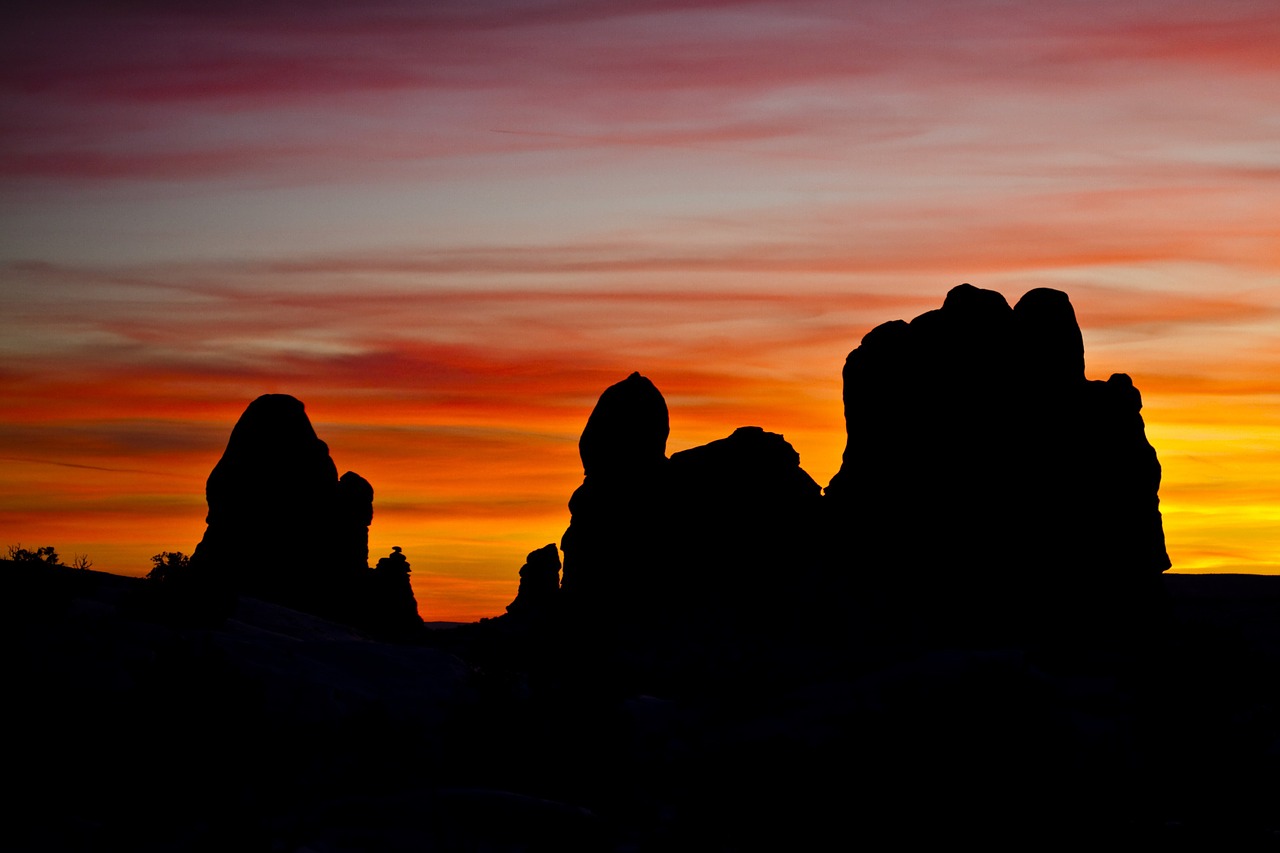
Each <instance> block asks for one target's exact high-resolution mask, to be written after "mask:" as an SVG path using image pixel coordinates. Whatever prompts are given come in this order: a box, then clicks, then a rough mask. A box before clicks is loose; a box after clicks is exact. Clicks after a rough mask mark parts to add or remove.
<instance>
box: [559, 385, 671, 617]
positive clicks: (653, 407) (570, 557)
mask: <svg viewBox="0 0 1280 853" xmlns="http://www.w3.org/2000/svg"><path fill="white" fill-rule="evenodd" d="M669 432H670V424H669V421H668V416H667V403H666V401H665V400H664V399H663V398H662V394H660V393H659V392H658V389H657V388H656V387H654V384H653V383H652V382H650V381H649V380H648V379H646V378H645V377H643V376H641V375H640V374H639V373H632V374H631V375H630V376H628V377H627V378H626V379H624V380H623V381H622V382H619V383H617V384H616V385H611V386H610V387H609V388H607V389H605V392H604V393H603V394H601V395H600V400H599V402H598V403H596V407H595V409H594V410H593V411H592V412H591V416H590V417H589V418H588V419H587V425H586V427H585V428H584V429H583V431H582V438H581V439H580V440H579V442H578V452H579V455H580V456H581V457H582V468H583V474H584V477H583V481H582V485H581V486H579V487H578V489H577V490H576V491H575V492H574V493H573V496H572V497H571V498H570V499H569V511H570V512H571V513H572V518H571V520H570V523H569V529H568V530H566V531H565V533H564V537H563V539H562V541H561V545H560V549H561V550H562V551H563V552H564V573H563V579H562V581H561V588H562V591H563V594H564V597H565V600H566V603H567V604H568V605H569V606H571V607H573V608H574V609H575V610H576V611H578V612H579V613H584V612H587V611H591V610H594V611H599V612H602V613H603V612H605V611H607V612H609V613H612V614H623V613H630V614H639V613H642V612H644V611H645V610H646V609H647V608H648V607H650V606H651V605H652V603H653V602H652V600H651V599H652V598H653V596H654V594H656V593H657V592H658V590H656V589H655V587H656V586H657V584H655V583H654V582H653V578H654V577H656V576H657V575H659V574H660V573H661V572H662V565H663V562H664V560H665V549H664V543H663V541H662V538H663V532H664V530H665V529H666V526H667V519H668V516H669V512H668V507H667V486H668V477H667V456H666V445H667V435H668V433H669Z"/></svg>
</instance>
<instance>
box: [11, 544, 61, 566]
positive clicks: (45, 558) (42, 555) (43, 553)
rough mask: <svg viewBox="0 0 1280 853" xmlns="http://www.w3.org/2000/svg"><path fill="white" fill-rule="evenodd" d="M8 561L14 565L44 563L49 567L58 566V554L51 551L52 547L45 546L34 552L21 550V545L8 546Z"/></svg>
mask: <svg viewBox="0 0 1280 853" xmlns="http://www.w3.org/2000/svg"><path fill="white" fill-rule="evenodd" d="M9 559H10V560H12V561H13V562H15V563H44V564H46V565H50V566H60V565H62V564H61V563H59V562H58V552H57V551H55V550H53V546H52V545H45V546H43V547H40V548H36V549H34V550H31V549H28V548H23V547H22V543H21V542H19V543H17V544H16V545H10V546H9Z"/></svg>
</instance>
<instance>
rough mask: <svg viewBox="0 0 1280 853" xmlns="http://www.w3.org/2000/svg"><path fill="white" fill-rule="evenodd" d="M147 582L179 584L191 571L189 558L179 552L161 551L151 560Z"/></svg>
mask: <svg viewBox="0 0 1280 853" xmlns="http://www.w3.org/2000/svg"><path fill="white" fill-rule="evenodd" d="M151 562H152V564H153V565H152V568H151V571H149V572H147V580H149V581H154V582H155V583H170V584H171V583H174V582H175V581H178V582H180V581H181V580H182V579H183V578H185V577H186V576H187V574H188V573H189V572H190V570H191V558H190V557H189V556H187V555H186V554H184V553H182V552H181V551H161V552H160V553H159V554H155V555H154V556H152V558H151Z"/></svg>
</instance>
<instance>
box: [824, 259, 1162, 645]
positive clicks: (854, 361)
mask: <svg viewBox="0 0 1280 853" xmlns="http://www.w3.org/2000/svg"><path fill="white" fill-rule="evenodd" d="M1141 407H1142V402H1141V398H1140V396H1139V394H1138V392H1137V390H1136V389H1135V388H1134V387H1133V384H1132V382H1131V381H1130V380H1129V378H1128V377H1127V376H1125V375H1123V374H1116V375H1114V376H1112V377H1111V378H1110V379H1109V380H1107V381H1106V382H1099V381H1089V380H1087V379H1086V378H1085V375H1084V349H1083V339H1082V337H1081V334H1080V328H1079V325H1078V324H1077V322H1076V319H1075V312H1074V310H1073V309H1072V307H1071V303H1070V301H1069V300H1068V298H1067V296H1066V294H1064V293H1060V292H1058V291H1053V290H1048V289H1038V290H1033V291H1030V292H1029V293H1027V294H1026V295H1025V296H1024V297H1023V298H1022V299H1021V300H1020V301H1019V302H1018V304H1017V306H1016V307H1015V308H1012V309H1011V308H1010V307H1009V305H1008V303H1007V302H1005V300H1004V298H1003V297H1002V296H1001V295H1000V294H999V293H995V292H993V291H986V290H980V289H978V288H975V287H973V286H971V285H967V284H966V285H961V286H959V287H957V288H955V289H953V290H952V291H951V292H950V293H948V294H947V297H946V300H945V301H944V303H943V306H942V308H941V309H939V310H935V311H929V312H926V313H925V314H922V315H920V316H919V317H916V318H915V319H914V320H912V321H911V322H910V323H905V322H902V321H894V322H891V323H885V324H883V325H880V326H877V327H876V328H874V329H872V330H871V331H870V332H869V333H868V334H867V335H866V336H865V337H864V338H863V340H862V344H861V346H859V347H858V348H857V349H855V350H854V351H853V352H852V353H850V354H849V357H848V360H847V361H846V362H845V368H844V410H845V423H846V427H847V433H848V443H847V445H846V449H845V452H844V458H843V463H842V465H841V468H840V471H839V473H838V474H837V475H836V476H835V477H834V478H833V479H832V481H831V483H830V485H829V486H828V487H827V490H826V499H827V501H828V502H829V503H830V504H831V507H830V509H831V516H832V519H833V523H834V524H835V525H836V541H837V542H838V545H837V557H836V559H837V564H838V565H842V566H843V567H844V570H846V571H849V572H853V573H856V574H857V576H858V577H859V578H860V580H861V582H862V584H863V588H864V590H868V591H871V592H877V593H882V594H886V595H887V597H888V598H890V599H895V598H896V599H897V600H899V601H900V600H902V599H903V598H914V599H916V600H917V601H919V602H921V603H922V604H923V613H922V616H921V618H923V619H926V620H929V621H931V622H933V623H934V624H938V625H944V624H950V623H952V622H954V621H961V620H967V621H969V622H971V623H975V624H976V623H979V622H984V623H988V624H989V623H991V622H993V621H994V622H1001V621H1005V620H1008V619H1015V620H1017V619H1032V620H1034V619H1038V618H1040V616H1041V614H1040V613H1039V612H1038V610H1039V608H1040V607H1041V606H1042V605H1044V604H1046V603H1047V601H1048V599H1049V598H1050V597H1052V596H1054V595H1060V594H1062V593H1063V588H1062V584H1064V583H1065V584H1067V585H1069V586H1073V587H1077V588H1079V586H1080V585H1081V584H1087V586H1088V592H1087V594H1081V595H1077V596H1074V597H1071V598H1072V600H1073V601H1074V602H1075V603H1077V604H1079V603H1081V602H1083V601H1086V600H1087V601H1106V600H1131V599H1132V598H1133V597H1134V596H1140V595H1141V593H1139V592H1137V591H1136V590H1137V589H1138V588H1140V587H1142V586H1143V585H1144V583H1145V581H1147V580H1148V579H1150V578H1151V577H1153V576H1155V575H1158V574H1159V573H1160V572H1162V571H1164V570H1165V569H1166V568H1168V567H1169V558H1168V555H1167V553H1166V552H1165V548H1164V536H1163V528H1162V525H1161V517H1160V512H1159V508H1158V498H1157V489H1158V486H1159V482H1160V466H1159V463H1158V461H1157V460H1156V455H1155V451H1154V450H1153V449H1152V447H1151V445H1150V444H1149V443H1148V442H1147V440H1146V436H1145V432H1144V426H1143V422H1142V417H1141V415H1140V414H1139V412H1140V410H1141ZM886 590H887V593H886ZM1069 597H1070V596H1069ZM1076 615H1077V616H1081V615H1083V614H1076ZM952 627H954V625H953V626H952ZM947 630H949V629H947Z"/></svg>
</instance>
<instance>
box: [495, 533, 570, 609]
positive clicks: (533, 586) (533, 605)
mask: <svg viewBox="0 0 1280 853" xmlns="http://www.w3.org/2000/svg"><path fill="white" fill-rule="evenodd" d="M559 600H560V551H559V550H558V549H557V548H556V546H555V543H554V542H552V543H550V544H547V545H544V546H542V547H541V548H538V549H537V550H534V551H530V552H529V556H528V558H526V560H525V564H524V565H523V566H521V567H520V588H519V590H518V591H517V592H516V597H515V600H514V601H512V602H511V603H510V604H508V605H507V612H508V613H513V614H516V615H521V616H524V615H528V616H543V615H550V614H552V613H554V612H555V609H556V607H557V606H558V604H559Z"/></svg>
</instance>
